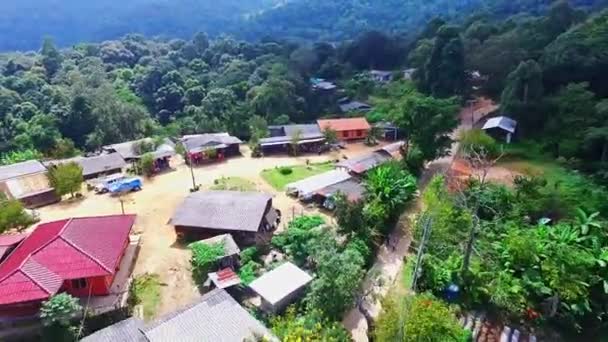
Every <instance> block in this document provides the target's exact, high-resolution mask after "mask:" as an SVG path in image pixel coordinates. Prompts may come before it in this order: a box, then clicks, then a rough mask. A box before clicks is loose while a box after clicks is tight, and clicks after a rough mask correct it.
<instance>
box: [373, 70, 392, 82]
mask: <svg viewBox="0 0 608 342" xmlns="http://www.w3.org/2000/svg"><path fill="white" fill-rule="evenodd" d="M369 74H370V76H371V77H372V79H373V80H374V81H376V82H378V83H388V82H390V81H392V80H393V73H392V72H391V71H385V70H371V71H370V72H369Z"/></svg>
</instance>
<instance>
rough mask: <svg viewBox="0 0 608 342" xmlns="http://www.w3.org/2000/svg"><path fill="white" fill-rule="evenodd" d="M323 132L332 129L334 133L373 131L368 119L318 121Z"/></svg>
mask: <svg viewBox="0 0 608 342" xmlns="http://www.w3.org/2000/svg"><path fill="white" fill-rule="evenodd" d="M317 123H318V124H319V127H320V128H321V130H326V129H328V128H329V129H332V130H334V131H338V132H341V131H356V130H361V131H366V130H369V129H371V126H370V125H369V123H368V122H367V119H366V118H344V119H325V120H317Z"/></svg>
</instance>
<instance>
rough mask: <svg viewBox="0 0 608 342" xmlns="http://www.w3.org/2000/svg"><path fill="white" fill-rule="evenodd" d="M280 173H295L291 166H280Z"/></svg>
mask: <svg viewBox="0 0 608 342" xmlns="http://www.w3.org/2000/svg"><path fill="white" fill-rule="evenodd" d="M279 173H280V174H282V175H283V176H288V175H290V174H292V173H293V169H292V168H290V167H285V166H284V167H280V168H279Z"/></svg>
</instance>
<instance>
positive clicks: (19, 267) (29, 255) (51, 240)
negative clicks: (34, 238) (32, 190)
mask: <svg viewBox="0 0 608 342" xmlns="http://www.w3.org/2000/svg"><path fill="white" fill-rule="evenodd" d="M60 221H64V220H57V221H51V222H46V223H42V224H39V225H38V226H36V229H38V228H39V227H40V226H42V225H45V224H51V223H54V222H60ZM70 222H72V219H71V218H70V219H68V221H67V222H66V223H65V224H64V225H63V227H62V228H61V230H60V231H59V232H58V233H57V235H55V237H54V238H52V239H49V241H47V242H45V243H44V244H42V245H41V246H40V247H38V248H36V249H35V250H33V251H32V252H30V253H29V254H28V255H27V256H26V257H25V258H23V261H21V263H19V265H17V266H16V267H15V270H21V268H22V267H23V265H24V264H25V263H26V262H27V261H28V260H29V259H30V258H31V257H32V255H34V254H36V253H38V252H39V251H40V250H41V249H43V248H45V247H46V246H48V245H50V244H51V243H52V242H54V241H55V240H56V239H57V238H58V237H59V236H60V235H61V233H62V232H63V230H64V229H65V227H66V226H67V225H68V224H69V223H70ZM32 233H33V232H32ZM32 233H30V235H29V236H28V237H30V236H31V235H32ZM28 237H26V238H25V239H23V241H21V243H20V244H19V245H18V246H17V247H16V248H15V249H14V250H13V251H12V252H11V254H9V255H8V256H7V257H6V259H5V261H6V260H8V258H10V257H11V256H12V255H13V253H15V251H16V250H17V249H18V248H19V246H21V244H23V243H25V241H26V240H27V238H28ZM41 266H42V265H41ZM13 273H14V272H12V273H9V274H8V275H7V276H6V277H3V278H0V283H1V282H3V281H4V280H6V278H8V277H9V276H10V275H11V274H13Z"/></svg>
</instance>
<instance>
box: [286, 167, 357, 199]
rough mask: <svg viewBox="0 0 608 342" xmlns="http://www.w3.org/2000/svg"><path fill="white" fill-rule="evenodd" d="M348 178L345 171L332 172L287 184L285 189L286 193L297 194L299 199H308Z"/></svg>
mask: <svg viewBox="0 0 608 342" xmlns="http://www.w3.org/2000/svg"><path fill="white" fill-rule="evenodd" d="M350 178H351V176H350V175H349V174H348V172H346V171H343V170H332V171H328V172H325V173H322V174H320V175H316V176H312V177H309V178H306V179H303V180H301V181H298V182H294V183H291V184H287V186H286V189H287V192H297V193H298V196H299V197H309V196H312V195H313V194H314V193H315V192H316V191H318V190H320V189H323V188H325V187H327V186H330V185H333V184H336V183H340V182H343V181H345V180H347V179H350Z"/></svg>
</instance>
